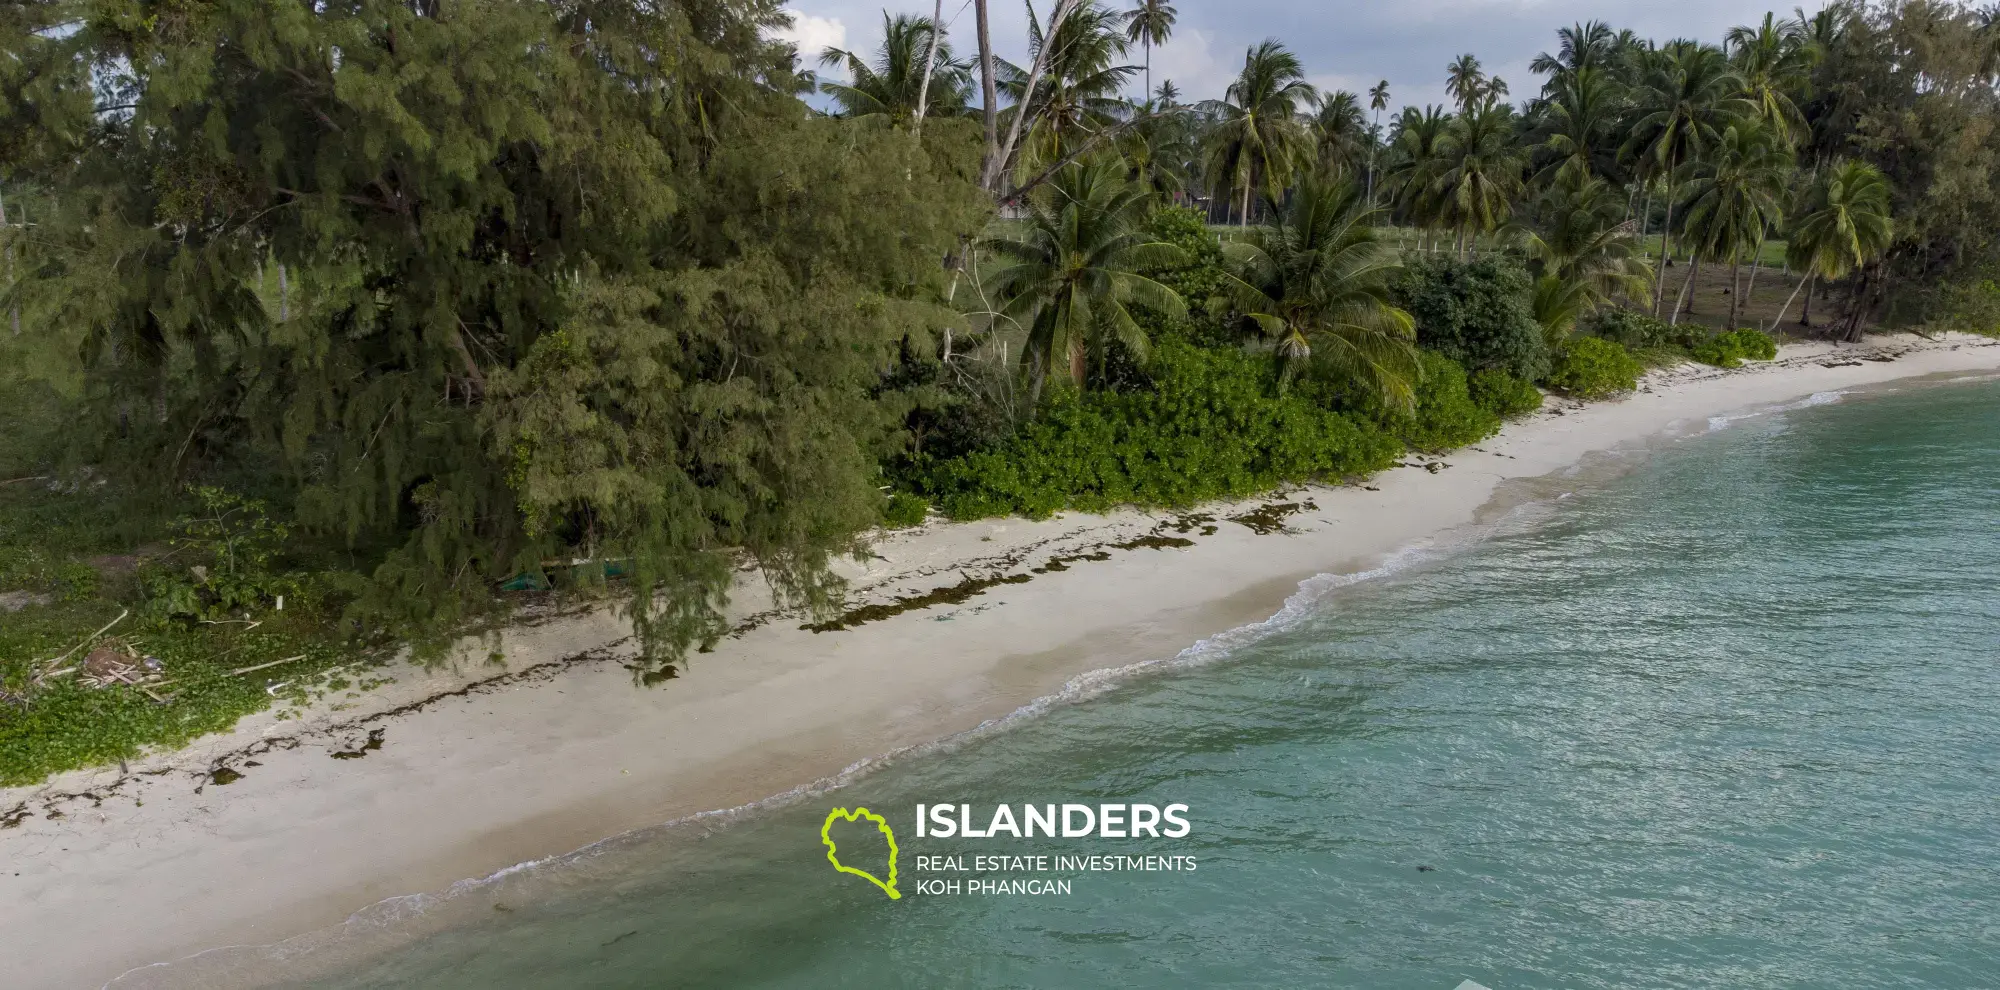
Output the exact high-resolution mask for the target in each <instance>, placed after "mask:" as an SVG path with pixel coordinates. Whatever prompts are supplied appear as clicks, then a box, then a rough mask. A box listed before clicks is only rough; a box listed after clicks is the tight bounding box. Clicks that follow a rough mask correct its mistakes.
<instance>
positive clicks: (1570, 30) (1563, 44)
mask: <svg viewBox="0 0 2000 990" xmlns="http://www.w3.org/2000/svg"><path fill="white" fill-rule="evenodd" d="M1618 41H1619V37H1618V35H1617V34H1615V33H1613V32H1612V30H1611V25H1609V24H1606V23H1604V22H1603V21H1585V22H1583V23H1581V24H1574V25H1571V26H1570V27H1566V28H1557V29H1556V42H1557V46H1556V52H1555V54H1553V55H1551V54H1549V53H1548V52H1542V53H1541V54H1539V55H1536V56H1535V58H1534V61H1532V62H1529V63H1528V69H1529V70H1530V71H1533V72H1539V73H1543V74H1546V75H1547V76H1548V77H1549V83H1548V85H1549V89H1548V90H1546V91H1553V89H1554V88H1555V87H1556V86H1557V85H1559V84H1560V83H1561V82H1562V81H1563V79H1564V77H1565V76H1568V75H1570V74H1573V73H1575V72H1578V71H1580V70H1583V69H1600V70H1602V69H1609V68H1611V66H1612V63H1613V61H1614V60H1615V59H1616V58H1617V57H1618Z"/></svg>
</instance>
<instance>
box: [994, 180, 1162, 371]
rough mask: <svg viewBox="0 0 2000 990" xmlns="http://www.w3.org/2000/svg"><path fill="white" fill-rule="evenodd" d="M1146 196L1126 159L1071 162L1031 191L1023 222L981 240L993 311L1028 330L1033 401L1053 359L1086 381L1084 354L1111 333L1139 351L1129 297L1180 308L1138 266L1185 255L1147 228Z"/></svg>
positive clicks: (1054, 365) (1143, 346) (1140, 336)
mask: <svg viewBox="0 0 2000 990" xmlns="http://www.w3.org/2000/svg"><path fill="white" fill-rule="evenodd" d="M1151 203H1152V194H1151V192H1150V191H1148V190H1146V189H1145V188H1143V187H1141V186H1138V185H1135V184H1133V183H1131V182H1128V181H1126V179H1125V165H1124V163H1123V162H1120V161H1117V160H1115V159H1110V158H1105V159H1100V160H1097V161H1094V162H1073V163H1071V164H1069V165H1065V166H1063V167H1062V168H1061V169H1059V170H1058V171H1057V172H1056V174H1055V176H1054V177H1053V178H1052V179H1050V181H1049V182H1048V183H1046V184H1045V185H1043V186H1042V188H1040V189H1038V190H1036V191H1035V193H1034V194H1032V195H1030V196H1029V197H1028V200H1027V209H1028V215H1027V217H1026V219H1025V221H1024V222H1018V223H1011V224H996V225H995V226H994V227H993V229H992V230H991V232H990V233H989V234H988V235H987V237H985V238H984V239H983V241H982V242H981V246H982V247H983V248H984V249H985V250H987V251H988V252H990V253H991V254H992V255H993V256H994V257H995V258H996V259H998V261H999V267H998V268H997V269H995V270H994V271H993V272H992V273H991V274H990V275H989V276H988V278H987V282H986V285H985V290H986V293H987V297H988V298H990V299H993V300H995V301H996V304H997V312H996V314H995V318H996V321H998V322H1000V323H1003V324H1013V325H1015V326H1020V327H1024V328H1026V329H1027V331H1028V340H1027V346H1026V347H1024V348H1023V350H1022V359H1023V361H1024V362H1025V363H1026V364H1027V365H1028V373H1029V376H1030V379H1031V381H1032V386H1031V390H1030V394H1031V397H1032V400H1033V401H1036V402H1039V401H1040V398H1041V394H1042V386H1043V383H1044V382H1045V381H1046V380H1047V379H1048V377H1049V376H1050V375H1051V374H1055V373H1057V372H1058V369H1060V373H1061V374H1062V375H1063V376H1064V377H1065V378H1066V379H1068V380H1069V381H1070V382H1071V383H1073V384H1075V385H1077V386H1081V385H1083V383H1084V375H1085V372H1086V370H1087V368H1088V360H1089V357H1090V356H1091V355H1092V354H1093V353H1094V354H1096V355H1097V357H1098V359H1099V361H1100V362H1101V361H1102V360H1103V357H1104V354H1105V350H1106V347H1107V345H1108V343H1109V341H1111V340H1117V341H1118V342H1119V343H1121V344H1123V345H1124V346H1125V349H1126V350H1127V351H1129V352H1130V353H1131V354H1132V355H1133V356H1134V357H1136V358H1139V359H1141V360H1143V359H1144V358H1145V356H1146V353H1147V340H1146V332H1145V331H1144V330H1143V329H1141V328H1140V326H1139V324H1138V322H1137V321H1136V320H1134V319H1133V318H1132V313H1131V311H1130V309H1129V308H1128V307H1130V306H1133V305H1140V306H1145V307H1147V308H1149V309H1153V310H1155V311H1158V312H1160V313H1163V314H1166V315H1168V316H1181V315H1184V314H1185V313H1186V312H1187V306H1186V304H1185V303H1184V302H1182V300H1181V298H1180V296H1178V295H1175V294H1174V292H1173V290H1171V289H1169V288H1167V287H1166V286H1164V285H1161V284H1160V283H1158V282H1155V281H1153V280H1152V279H1150V278H1147V277H1146V276H1144V275H1140V274H1138V273H1139V271H1140V270H1142V269H1146V268H1151V267H1158V266H1165V265H1176V264H1186V263H1187V258H1186V255H1185V254H1184V253H1183V252H1182V251H1181V250H1180V249H1179V248H1177V247H1174V246H1173V245H1171V244H1163V243H1159V242H1155V241H1152V240H1151V239H1149V238H1148V237H1147V236H1146V234H1145V229H1146V228H1145V221H1146V214H1147V212H1148V211H1149V210H1150V209H1151Z"/></svg>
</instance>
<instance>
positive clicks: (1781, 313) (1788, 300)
mask: <svg viewBox="0 0 2000 990" xmlns="http://www.w3.org/2000/svg"><path fill="white" fill-rule="evenodd" d="M1811 281H1812V279H1810V278H1805V279H1801V280H1799V284H1798V285H1795V286H1793V287H1792V294H1791V295H1789V296H1786V297H1785V304H1784V305H1783V306H1780V307H1778V315H1776V316H1773V317H1771V325H1770V326H1769V327H1766V328H1765V330H1764V332H1765V333H1772V332H1774V331H1776V330H1777V329H1778V323H1779V321H1781V320H1783V319H1784V318H1785V312H1786V311H1787V310H1790V309H1791V308H1792V300H1794V299H1797V298H1798V297H1799V290H1800V289H1803V288H1805V287H1806V285H1807V283H1809V282H1811ZM1806 301H1807V302H1808V303H1810V302H1811V301H1812V297H1811V296H1807V297H1806Z"/></svg>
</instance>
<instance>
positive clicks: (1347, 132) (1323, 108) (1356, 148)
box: [1313, 89, 1369, 174]
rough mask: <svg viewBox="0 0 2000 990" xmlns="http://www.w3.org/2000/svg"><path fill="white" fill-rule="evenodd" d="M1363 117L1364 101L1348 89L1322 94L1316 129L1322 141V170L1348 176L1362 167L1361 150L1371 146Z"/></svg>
mask: <svg viewBox="0 0 2000 990" xmlns="http://www.w3.org/2000/svg"><path fill="white" fill-rule="evenodd" d="M1365 120H1366V118H1365V117H1363V116H1362V115H1361V100H1360V98H1359V97H1357V96H1355V95H1354V94H1353V93H1350V92H1348V91H1346V90H1344V89H1343V90H1337V91H1335V92H1332V93H1323V94H1321V98H1320V102H1319V113H1318V115H1317V116H1316V117H1315V118H1314V119H1313V130H1314V132H1315V133H1316V134H1317V136H1318V138H1319V161H1320V167H1321V168H1325V169H1328V170H1329V171H1331V172H1335V173H1339V174H1346V172H1347V171H1348V170H1349V169H1351V168H1353V167H1355V166H1356V165H1359V164H1360V159H1361V149H1362V146H1363V145H1364V144H1368V143H1369V140H1368V125H1367V124H1366V123H1365Z"/></svg>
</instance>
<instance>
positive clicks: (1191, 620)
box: [0, 334, 2000, 988]
mask: <svg viewBox="0 0 2000 990" xmlns="http://www.w3.org/2000/svg"><path fill="white" fill-rule="evenodd" d="M1994 371H2000V341H1996V340H1990V339H1985V338H1979V337H1970V336H1963V335H1957V334H1952V335H1948V336H1946V337H1944V338H1942V339H1937V340H1929V339H1924V338H1919V337H1910V336H1893V337H1877V338H1872V339H1871V340H1870V342H1869V343H1868V344H1866V345H1862V346H1834V345H1829V344H1803V345H1791V346H1787V347H1786V348H1784V350H1783V351H1782V352H1781V354H1780V356H1779V359H1778V360H1777V361H1774V362H1765V363H1754V364H1751V365H1748V366H1746V367H1743V368H1739V369H1732V370H1728V371H1724V370H1719V369H1713V368H1706V367H1696V366H1682V367H1680V368H1676V369H1669V370H1665V371H1660V372H1655V373H1653V374H1651V375H1649V376H1648V377H1647V379H1646V381H1645V383H1644V385H1643V387H1642V389H1641V390H1640V391H1639V392H1638V393H1636V394H1634V395H1632V396H1630V397H1627V398H1624V399H1622V400H1618V401H1612V402H1603V403H1594V404H1589V405H1579V404H1577V403H1574V402H1570V401H1567V400H1562V399H1554V398H1552V399H1551V400H1550V401H1549V403H1548V405H1546V406H1545V407H1544V410H1543V411H1542V412H1540V413H1537V414H1534V415H1532V416H1530V417H1527V418H1526V419H1524V420H1522V421H1519V422H1516V423H1512V424H1509V425H1508V426H1507V427H1506V428H1505V430H1504V431H1503V432H1502V433H1501V434H1500V435H1498V436H1497V437H1494V438H1492V439H1489V440H1487V441H1486V442H1483V443H1481V444H1478V445H1476V446H1475V447H1472V448H1467V449H1464V450H1460V451H1457V452H1454V453H1452V454H1450V455H1447V456H1444V457H1441V458H1430V457H1411V458H1408V459H1407V461H1408V466H1405V467H1398V468H1395V469H1392V470H1390V471H1387V472H1384V473H1383V474H1381V475H1379V476H1377V477H1376V478H1374V479H1371V480H1369V481H1368V482H1366V483H1365V484H1363V485H1353V486H1345V487H1313V488H1307V489H1300V490H1296V491H1292V492H1289V493H1285V494H1281V495H1274V496H1270V497H1266V498H1261V499H1256V500H1252V501H1248V502H1243V503H1235V504H1231V505H1219V506H1209V507H1205V508H1203V509H1200V510H1196V511H1194V512H1182V513H1173V512H1157V513H1141V512H1136V511H1124V512H1118V513H1114V514H1111V515H1106V516H1092V515H1081V514H1065V515H1062V516H1059V517H1057V518H1054V519H1050V520H1046V521H1041V522H1032V521H1027V520H1023V519H999V520H986V521H982V522H976V523H963V524H958V523H944V522H933V523H931V524H929V525H927V526H925V527H922V528H920V529H918V530H912V531H904V532H898V533H893V534H888V535H885V536H883V537H882V538H881V539H880V540H879V541H877V543H876V544H875V547H874V552H875V554H876V555H877V556H876V557H875V558H874V559H870V560H866V561H862V562H853V563H851V564H850V565H848V566H847V567H846V572H847V574H848V576H849V577H850V578H851V581H852V594H851V603H852V605H853V606H854V607H860V606H866V605H871V604H873V605H894V604H895V602H896V601H897V600H898V599H899V598H905V597H915V596H922V595H926V594H929V593H932V592H935V591H938V590H939V589H944V588H951V587H953V586H958V585H960V584H961V583H962V582H967V581H970V582H973V583H974V584H975V585H978V587H972V586H968V587H965V588H962V589H960V592H961V593H959V594H954V595H948V596H942V597H947V598H958V599H962V600H957V601H946V602H941V603H939V604H933V605H929V606H927V607H921V608H906V609H902V610H900V611H898V610H897V609H895V608H883V609H880V610H878V611H879V612H880V613H885V614H881V615H880V616H879V617H878V616H876V615H870V614H867V613H863V614H860V615H855V616H853V617H852V620H851V621H850V622H849V623H848V628H845V629H839V630H832V631H824V632H814V631H811V630H808V629H805V628H802V626H801V623H802V621H803V620H802V619H801V618H800V617H798V616H792V615H777V614H773V613H772V612H771V611H770V609H769V596H768V594H767V593H766V592H765V591H764V590H763V588H762V585H761V582H760V581H759V579H758V578H757V577H756V575H754V574H745V575H742V580H741V581H740V583H739V595H738V599H737V600H738V604H737V606H736V607H735V609H734V611H735V612H736V613H737V614H738V615H739V616H740V617H741V619H742V621H743V626H742V628H741V631H740V633H739V634H738V635H735V636H733V637H731V638H728V639H726V640H725V641H723V643H721V644H720V645H719V646H718V647H717V648H716V649H715V651H714V652H712V653H705V654H700V655H697V656H696V657H694V659H693V661H692V664H691V666H690V667H689V668H688V669H687V671H686V673H685V674H684V675H683V676H681V677H679V678H676V679H673V680H670V681H667V682H664V683H662V684H659V685H657V686H654V687H639V686H635V684H634V683H633V675H632V673H631V672H630V671H629V670H627V669H626V668H625V667H624V666H623V665H622V663H621V658H622V657H623V656H625V652H624V651H625V650H626V649H627V647H626V646H625V644H624V638H625V629H624V628H622V626H621V624H620V623H619V622H618V621H617V619H616V618H615V616H613V615H610V614H608V613H605V612H589V613H582V614H576V615H569V616H558V617H549V618H546V619H544V620H542V621H539V622H537V623H534V624H531V625H524V626H521V627H517V628H513V629H509V630H507V631H505V632H504V633H503V634H502V645H501V652H502V653H503V654H504V657H505V661H504V664H492V663H488V662H487V659H486V654H487V651H488V648H489V647H488V645H487V644H485V643H479V644H474V648H473V649H472V650H471V651H470V652H471V656H470V658H469V659H466V660H464V661H462V662H461V663H460V664H459V665H458V666H457V667H456V668H455V669H448V670H425V669H422V668H415V667H399V668H395V669H391V670H389V671H387V672H386V673H387V674H388V675H389V676H393V677H394V678H395V682H394V683H393V684H390V685H388V686H386V687H383V688H380V689H378V690H376V691H374V692H370V693H368V694H366V695H362V696H359V697H348V696H346V695H341V696H337V697H330V698H327V699H325V700H323V701H321V702H319V703H318V704H317V706H316V707H315V708H313V709H310V710H308V711H305V712H303V713H300V714H299V716H298V717H293V718H283V719H281V718H279V717H278V716H277V714H276V713H268V714H264V715H259V716H255V717H252V718H249V719H245V720H244V721H243V722H242V723H241V724H240V725H239V726H238V727H237V728H236V729H235V730H234V731H233V732H231V733H228V734H226V735H221V736H214V737H210V738H208V739H204V740H202V741H200V742H199V743H198V744H196V745H194V746H192V747H190V748H188V749H184V750H180V751H176V752H171V753H161V754H157V755H153V756H149V757H147V758H145V759H141V760H136V761H133V762H131V763H130V764H128V765H127V766H126V767H124V768H122V769H121V768H119V767H110V768H105V769H101V770H96V771H89V772H77V773H70V774H65V775H63V776H62V777H60V778H57V779H55V780H52V781H50V782H48V783H46V784H45V785H43V786H40V787H34V788H16V789H12V790H7V791H0V816H4V817H0V825H5V826H6V827H4V828H0V932H4V933H5V937H4V938H0V985H4V986H6V987H17V988H44V987H47V988H67V987H98V986H102V985H104V984H105V983H107V982H108V981H111V980H114V979H116V978H118V977H120V976H121V974H126V973H128V971H132V970H134V969H135V968H138V967H144V966H147V965H148V964H152V963H158V962H165V961H171V960H175V959H178V958H182V957H185V956H187V955H190V954H192V953H196V952H199V951H201V950H204V949H208V948H212V947H216V946H224V945H244V944H263V943H272V942H277V941H279V940H282V939H286V938H288V937H291V936H295V935H298V934H300V933H303V932H308V931H312V930H315V929H321V928H325V927H327V926H331V925H336V924H338V923H340V922H341V921H342V920H343V919H345V918H347V917H348V916H349V915H350V914H351V913H353V912H354V911H356V910H359V909H362V908H364V907H367V906H368V905H370V904H373V903H375V902H378V901H380V900H382V899H384V898H388V897H392V896H395V895H400V894H409V893H415V892H422V891H435V890H441V889H444V888H447V887H449V886H450V885H451V884H453V883H454V882H456V881H459V880H462V879H465V878H470V877H480V876H485V875H488V874H491V873H493V872H495V871H497V870H501V869H504V868H506V867H508V866H511V865H513V864H517V863H521V862H524V861H529V860H534V859H537V858H541V857H547V856H550V855H554V854H559V853H562V852H565V851H568V850H571V849H575V848H577V847H580V846H583V845H586V844H588V843H590V842H593V841H595V840H598V839H601V838H603V837H605V836H608V835H613V834H616V833H619V832H622V831H625V830H629V829H633V828H638V827H643V826H647V825H652V824H656V823H659V822H663V821H667V820H670V819H674V818H677V817H681V816H685V815H688V814H691V813H695V812H699V811H704V810H709V809H716V808H727V807H733V806H737V805H741V804H744V803H747V802H752V801H756V800H758V799H761V798H764V797H767V796H769V795H772V794H776V793H779V792H782V791H785V790H787V789H790V788H793V787H795V786H798V785H801V784H805V783H809V782H811V781H814V780H817V779H820V778H824V777H827V776H829V775H834V774H838V773H839V772H841V771H842V769H843V768H846V767H848V766H850V765H851V764H854V763H855V762H856V761H858V760H862V759H865V758H867V757H869V756H872V755H876V754H881V753H885V752H890V751H894V750H897V749H899V748H902V747H908V746H912V745H916V744H920V743H923V742H926V741H930V740H934V739H938V738H941V737H944V736H948V735H951V734H954V733H958V732H962V731H965V730H967V729H970V728H973V727H975V726H978V725H979V724H981V723H982V722H984V721H986V720H989V719H993V718H997V717H1001V716H1004V715H1006V714H1008V713H1009V712H1012V711H1014V710H1016V709H1017V708H1019V707H1020V706H1022V705H1023V704H1026V703H1028V702H1030V701H1032V700H1034V699H1036V698H1040V697H1043V696H1046V695H1049V694H1051V693H1052V692H1056V691H1059V690H1061V689H1062V688H1063V687H1064V685H1065V684H1067V683H1069V682H1070V681H1071V680H1072V679H1073V678H1075V677H1077V676H1078V675H1079V674H1083V673H1085V672H1087V671H1091V670H1095V669H1101V668H1114V667H1121V666H1125V665H1129V664H1132V663H1135V662H1142V661H1147V660H1155V659H1161V658H1168V657H1172V656H1174V655H1176V654H1177V653H1179V652H1180V651H1181V650H1183V649H1184V648H1186V647H1188V646H1189V645H1190V644H1193V643H1195V642H1196V641H1198V640H1200V639H1202V638H1203V637H1205V636H1210V635H1213V634H1216V633H1219V632H1222V631H1224V630H1228V629H1231V628H1234V627H1238V626H1242V625H1244V624H1246V623H1251V622H1256V621H1258V620H1261V619H1263V618H1265V617H1268V616H1270V615H1271V614H1272V613H1273V612H1274V611H1276V610H1277V609H1279V608H1280V607H1281V606H1282V605H1283V603H1284V602H1285V601H1286V599H1287V598H1288V597H1289V596H1291V595H1293V594H1294V593H1295V592H1296V591H1298V589H1299V587H1300V582H1301V581H1304V580H1306V579H1308V578H1311V577H1313V576H1314V575H1318V574H1325V573H1335V574H1342V573H1354V572H1359V571H1363V570H1366V569H1368V568H1371V567H1375V566H1377V565H1378V564H1380V563H1381V562H1382V561H1383V560H1384V559H1385V558H1386V557H1388V556H1389V555H1392V554H1394V553H1396V552H1398V551H1399V550H1401V549H1403V548H1407V547H1410V546H1412V545H1416V544H1419V543H1421V542H1422V541H1426V540H1434V539H1437V538H1439V537H1441V536H1443V535H1445V534H1448V533H1450V532H1452V531H1453V530H1456V529H1460V528H1461V527H1464V526H1465V525H1466V524H1468V523H1471V522H1474V521H1476V520H1481V519H1484V518H1486V517H1487V516H1489V515H1490V514H1491V512H1492V510H1493V508H1494V507H1497V506H1503V505H1507V504H1512V503H1515V502H1518V501H1520V500H1521V499H1524V498H1529V497H1533V496H1535V495H1537V494H1541V493H1544V492H1546V491H1547V490H1548V484H1549V483H1547V482H1538V481H1536V479H1546V478H1550V476H1552V475H1554V474H1556V473H1557V472H1562V471H1564V470H1565V469H1568V468H1570V467H1571V466H1573V465H1577V464H1579V463H1581V462H1584V461H1586V459H1587V458H1588V457H1589V455H1591V454H1593V453H1597V452H1606V451H1612V450H1614V449H1617V448H1627V449H1632V448H1634V445H1643V443H1644V442H1646V441H1648V440H1649V439H1650V438H1655V437H1660V436H1663V435H1666V436H1671V435H1679V434H1685V433H1688V432H1695V431H1702V430H1707V429H1709V428H1711V427H1710V420H1711V417H1716V416H1720V415H1724V414H1729V413H1734V412H1737V411H1752V410H1758V409H1768V408H1771V407H1774V406H1778V405H1782V404H1786V403H1792V402H1796V401H1797V400H1800V399H1802V398H1805V397H1808V396H1812V395H1814V394H1817V393H1832V392H1838V391H1841V390H1846V389H1855V388H1861V387H1864V386H1869V385H1875V384H1879V383H1882V382H1887V381H1890V380H1895V379H1911V378H1919V377H1924V376H1945V377H1951V376H1964V375H1968V374H1980V373H1990V372H1994ZM1232 517H1243V518H1240V519H1239V518H1232ZM1271 522H1276V523H1279V524H1281V526H1280V528H1279V529H1277V530H1276V531H1272V527H1271V526H1270V525H1267V523H1271ZM1260 530H1263V531H1262V532H1260ZM1051 561H1054V562H1055V563H1054V565H1053V566H1052V565H1051ZM1003 578H1004V579H1007V580H998V579H1003ZM892 612H893V613H896V614H886V613H892ZM1200 676H1214V677H1226V676H1228V673H1227V668H1226V667H1225V668H1217V669H1215V670H1212V671H1209V672H1206V673H1204V674H1202V675H1200ZM336 756H339V757H342V758H333V757H336ZM218 768H226V769H228V770H229V771H230V773H229V774H223V775H221V776H220V777H218V776H217V775H216V774H215V771H216V770H217V769H218ZM232 774H240V777H235V778H233V779H231V775H232ZM224 781H226V783H225V782H224ZM128 985H133V986H144V985H146V979H145V974H144V973H143V972H140V973H134V974H133V975H132V976H131V977H129V978H128V979H127V980H124V981H121V982H120V983H119V986H121V987H123V986H128Z"/></svg>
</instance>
